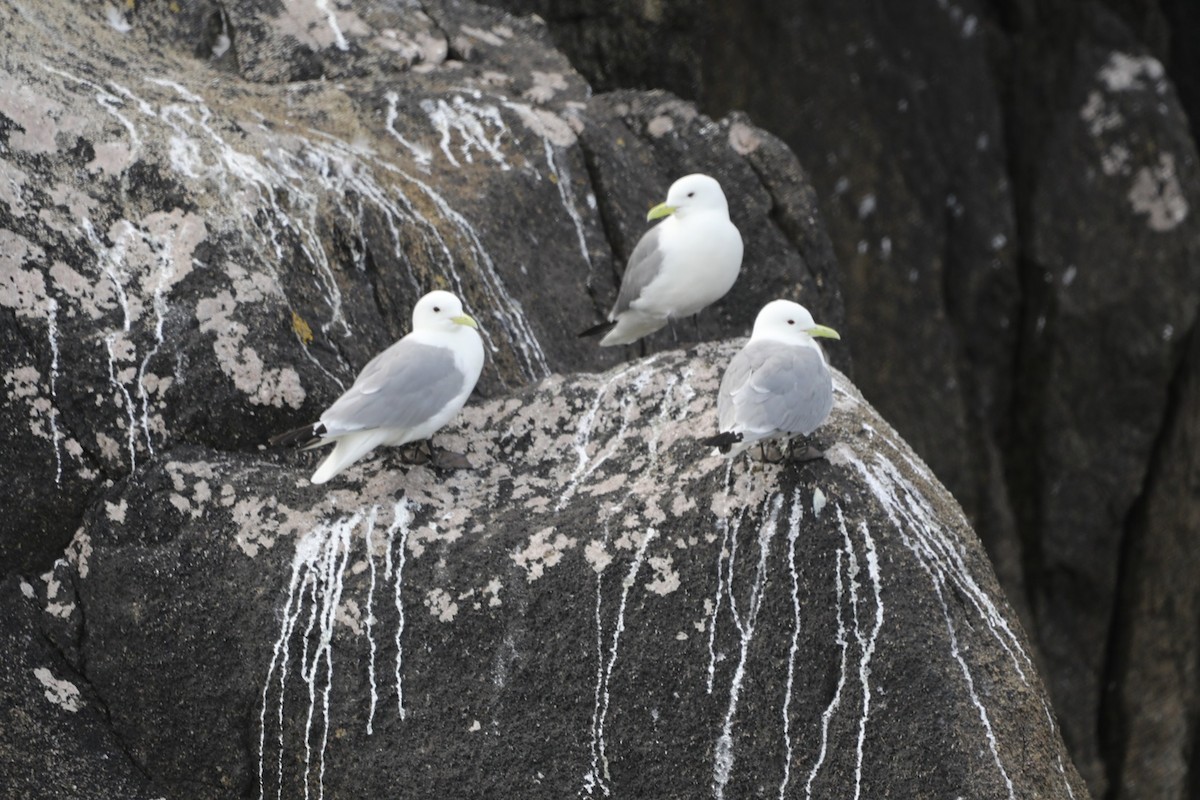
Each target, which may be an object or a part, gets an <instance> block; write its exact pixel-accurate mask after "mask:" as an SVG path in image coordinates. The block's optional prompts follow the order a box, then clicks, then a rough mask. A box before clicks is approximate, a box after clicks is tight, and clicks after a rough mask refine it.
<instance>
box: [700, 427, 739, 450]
mask: <svg viewBox="0 0 1200 800" xmlns="http://www.w3.org/2000/svg"><path fill="white" fill-rule="evenodd" d="M740 441H742V435H741V434H740V433H730V432H727V433H718V434H717V435H716V436H710V437H708V438H707V439H701V440H700V444H703V445H707V446H708V447H715V448H717V449H718V450H720V451H721V452H722V453H728V452H729V450H730V448H732V447H733V446H734V445H735V444H737V443H738V442H740Z"/></svg>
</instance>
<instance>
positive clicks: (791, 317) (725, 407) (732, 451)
mask: <svg viewBox="0 0 1200 800" xmlns="http://www.w3.org/2000/svg"><path fill="white" fill-rule="evenodd" d="M813 337H827V338H830V339H840V338H841V337H840V336H838V334H837V331H835V330H833V329H832V328H827V327H825V326H824V325H818V324H817V323H816V322H814V321H813V318H812V314H810V313H809V312H808V309H806V308H805V307H804V306H802V305H799V304H798V303H793V302H791V301H790V300H773V301H771V302H770V303H767V304H766V305H765V306H763V309H762V311H760V312H758V316H757V317H756V318H755V320H754V330H753V332H752V333H751V334H750V341H748V342H747V343H746V346H745V347H743V348H742V349H741V350H740V351H738V354H737V355H735V356H734V357H733V360H732V361H730V362H729V368H728V369H726V370H725V377H724V378H722V379H721V390H720V393H719V394H718V395H717V427H718V430H720V433H719V434H717V435H716V436H713V437H710V438H708V439H704V440H702V443H703V444H709V445H713V446H715V447H718V448H720V450H721V452H723V453H726V454H728V455H729V456H734V455H737V454H738V453H741V452H742V451H743V450H745V449H746V448H747V447H749V446H750V445H752V444H755V443H757V442H763V441H765V440H768V439H790V438H791V437H793V436H797V435H800V436H807V435H808V434H810V433H812V432H813V431H814V430H816V429H817V427H818V426H820V425H821V423H823V422H824V421H825V419H826V418H827V417H828V416H829V412H830V410H831V409H832V408H833V376H832V375H831V374H830V372H829V365H828V363H826V361H825V354H824V353H823V352H821V346H820V345H819V344H817V342H816V341H815V339H814V338H813ZM818 455H819V454H818Z"/></svg>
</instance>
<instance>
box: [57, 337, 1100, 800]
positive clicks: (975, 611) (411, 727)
mask: <svg viewBox="0 0 1200 800" xmlns="http://www.w3.org/2000/svg"><path fill="white" fill-rule="evenodd" d="M737 344H738V343H737V342H734V343H726V344H721V345H701V346H699V348H698V349H696V350H693V351H690V352H680V351H673V352H665V353H661V354H658V355H655V356H651V357H650V358H647V359H645V360H639V361H635V362H632V363H630V364H627V365H622V366H619V367H616V368H614V369H613V370H611V371H609V372H607V373H603V374H601V375H574V376H567V377H559V376H554V377H551V378H549V379H547V380H545V381H542V382H540V383H539V384H538V385H537V386H536V387H533V388H531V389H527V390H524V391H522V392H519V393H516V394H513V395H512V396H509V397H505V398H497V399H494V400H491V401H489V402H487V403H485V404H481V405H474V406H471V407H469V408H468V409H467V411H466V412H465V413H464V415H463V418H462V420H461V422H460V423H459V424H456V425H454V426H452V430H450V431H448V432H447V433H446V434H444V435H443V436H442V437H440V438H441V443H442V444H443V445H445V446H448V447H450V448H451V449H455V450H462V451H465V452H467V453H469V456H470V458H471V459H472V461H473V462H474V464H475V469H473V470H463V471H456V472H452V473H446V472H437V471H434V470H432V469H430V468H428V467H425V466H415V467H406V466H402V465H401V464H400V463H399V462H398V461H397V460H396V459H395V458H394V457H393V456H391V455H386V456H384V457H382V458H378V459H372V460H369V461H367V462H366V463H363V464H361V465H358V466H356V467H354V468H353V469H352V470H350V471H349V472H348V473H347V474H346V479H345V480H343V481H339V484H338V485H336V486H333V487H313V486H311V485H310V484H309V483H308V482H307V480H306V479H305V478H304V477H303V474H304V470H305V468H304V466H303V465H300V464H297V463H296V461H298V460H300V458H301V457H299V456H292V457H286V456H284V457H281V458H278V459H274V460H263V459H262V458H260V457H257V456H254V455H248V454H234V453H219V452H216V451H212V450H207V449H202V448H196V447H184V448H179V449H177V450H174V451H172V452H170V453H166V454H163V455H161V456H159V457H157V458H155V459H154V460H153V461H152V462H151V463H149V464H146V465H143V466H142V467H140V468H139V469H138V471H137V472H135V473H134V474H133V475H132V476H130V477H129V478H128V479H126V480H125V481H122V482H121V483H118V484H117V485H116V486H114V487H113V489H112V490H111V491H110V492H109V493H108V495H107V496H106V498H105V500H104V502H103V504H102V505H98V506H96V507H95V508H94V510H93V511H92V512H91V513H89V515H88V518H87V520H86V522H85V524H84V526H83V529H82V531H81V533H80V534H79V536H78V537H77V538H76V541H75V543H74V545H73V547H72V549H71V557H70V558H69V559H68V560H67V561H64V562H62V563H60V565H59V567H58V569H57V570H56V571H55V574H54V577H55V579H56V580H57V581H59V582H60V583H61V584H62V586H63V587H64V588H63V589H62V590H61V593H60V596H59V597H57V598H56V599H57V602H59V603H66V604H69V605H71V611H70V613H69V614H67V615H66V616H65V617H55V618H54V624H55V625H56V626H57V629H56V630H54V631H53V634H52V635H53V636H54V637H55V638H56V639H57V640H59V641H62V642H64V643H66V644H64V646H63V649H64V651H66V652H68V653H74V658H75V659H76V660H77V661H78V662H79V663H81V664H83V665H86V672H87V677H88V680H89V681H90V682H91V684H92V686H94V687H95V691H96V692H97V693H99V694H100V695H103V696H105V697H109V698H112V700H110V703H109V710H110V714H111V719H112V726H113V729H114V731H115V732H116V734H117V735H118V736H119V737H120V739H121V740H122V741H123V742H125V743H126V746H127V747H128V749H129V752H130V754H131V755H132V756H133V757H134V758H135V759H136V760H137V762H138V763H139V764H140V765H142V767H143V768H144V769H145V770H146V772H147V773H149V774H151V775H153V776H154V777H155V779H156V780H158V781H159V782H160V783H161V784H162V785H163V786H164V787H165V789H166V791H167V792H168V793H169V794H171V795H172V796H179V795H181V794H182V793H187V794H188V795H189V796H193V797H223V796H228V794H229V793H231V792H232V793H237V794H239V795H241V796H259V795H260V794H262V795H266V796H275V795H276V794H277V793H278V792H279V791H280V788H281V787H282V793H283V795H284V796H292V797H294V796H298V795H299V794H300V793H301V792H303V791H304V788H303V787H304V786H305V785H306V784H307V786H308V791H309V792H310V793H311V794H313V796H320V793H321V792H322V791H323V792H324V793H325V796H330V797H342V796H346V797H365V796H378V795H381V794H394V793H397V792H402V793H404V794H405V795H407V796H414V797H445V796H450V795H454V796H464V797H483V796H503V797H518V796H519V797H531V798H533V797H562V796H563V795H564V794H572V795H573V794H581V795H584V796H601V795H612V796H633V795H637V796H648V797H680V798H682V797H704V796H713V797H746V796H752V795H770V796H776V795H782V796H785V797H797V796H804V795H805V794H806V793H807V791H808V790H810V789H811V790H812V792H813V793H815V794H817V795H821V796H825V795H828V796H837V797H849V796H863V797H878V796H885V795H892V796H905V797H914V796H951V795H956V794H957V795H961V796H968V797H1055V798H1067V797H1070V796H1071V795H1072V792H1074V796H1076V797H1082V796H1084V795H1085V793H1086V790H1085V789H1084V787H1083V784H1082V781H1081V780H1080V779H1079V777H1078V775H1077V773H1075V771H1074V769H1073V768H1072V767H1071V765H1070V762H1069V760H1068V759H1066V758H1065V751H1064V749H1063V745H1062V743H1061V739H1060V738H1059V736H1058V732H1057V730H1056V729H1055V727H1054V722H1053V715H1052V713H1051V712H1050V708H1049V706H1048V704H1047V701H1046V697H1045V693H1044V691H1043V689H1042V687H1041V685H1040V682H1039V679H1038V677H1037V674H1036V670H1035V667H1034V662H1033V660H1032V658H1031V656H1030V651H1029V647H1028V644H1027V642H1026V641H1025V638H1024V636H1023V634H1022V633H1021V631H1020V626H1019V624H1018V623H1017V621H1016V618H1015V617H1014V615H1013V613H1012V611H1011V609H1010V608H1009V607H1008V606H1007V604H1006V603H1005V602H1004V601H1003V599H1002V595H1001V593H1000V592H999V590H998V587H997V585H996V583H995V578H994V576H993V574H992V571H991V567H990V565H989V564H988V561H987V558H986V556H985V554H984V551H983V549H982V547H981V546H980V545H979V543H978V540H977V539H976V538H975V537H974V535H973V533H972V532H971V530H970V527H969V525H968V524H967V522H966V519H965V518H964V517H963V515H962V513H961V511H960V510H959V507H958V506H957V504H956V503H955V502H954V501H953V500H952V499H951V497H950V495H949V494H948V493H947V492H946V491H945V490H944V489H943V488H942V487H941V486H940V484H938V483H937V481H936V479H934V478H933V476H932V474H931V473H930V472H929V470H928V468H927V467H925V465H924V464H923V463H922V462H921V461H920V460H919V459H917V458H916V456H915V455H914V454H913V453H912V451H911V450H910V449H909V448H908V446H907V445H905V444H904V443H903V442H902V440H901V439H900V438H899V437H898V436H897V435H896V433H895V432H894V431H893V430H892V429H891V428H890V427H889V426H888V425H887V424H886V423H884V422H883V421H882V420H881V419H880V418H879V417H878V416H877V415H876V414H875V413H874V411H873V410H872V409H870V407H869V406H867V405H866V404H865V402H864V401H863V400H862V397H861V395H859V394H858V392H857V391H856V390H855V389H853V388H852V387H851V386H850V384H849V383H848V382H846V381H845V379H844V378H841V377H840V376H839V378H838V383H837V397H836V407H835V410H834V413H833V416H832V418H831V422H830V424H829V425H827V426H826V427H825V428H823V429H822V431H821V432H820V433H819V435H818V440H819V441H820V442H821V443H823V444H825V445H826V446H827V453H828V461H815V462H809V463H807V464H803V465H796V464H790V463H788V464H781V465H772V464H766V465H765V464H762V463H760V462H752V461H750V460H749V459H738V460H736V461H732V462H731V461H728V460H726V459H723V458H720V457H717V456H715V455H713V454H712V452H711V450H709V449H707V448H702V447H700V446H699V445H698V444H697V443H696V441H695V435H696V433H697V431H704V430H708V429H710V428H712V427H713V426H714V425H715V403H714V401H713V398H714V396H715V392H716V388H717V385H718V383H719V379H720V373H721V370H720V368H719V366H717V365H719V364H723V363H725V362H727V361H728V359H729V358H730V357H731V356H732V354H733V353H734V352H735V350H736V346H737ZM309 460H311V459H309ZM47 599H49V598H47ZM70 642H75V643H76V644H75V645H74V646H72V645H71V644H69V643H70Z"/></svg>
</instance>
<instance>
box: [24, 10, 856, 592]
mask: <svg viewBox="0 0 1200 800" xmlns="http://www.w3.org/2000/svg"><path fill="white" fill-rule="evenodd" d="M0 22H2V23H3V26H2V27H3V32H2V33H0V36H2V37H3V41H4V43H5V52H6V53H7V54H8V55H7V56H6V58H8V59H9V61H8V62H7V63H8V64H9V67H8V69H7V70H6V71H5V73H4V76H3V77H0V148H2V149H0V343H2V344H3V345H4V347H3V350H2V352H3V354H4V355H3V362H2V363H0V378H2V379H3V387H4V391H5V399H6V401H7V402H6V403H5V404H4V406H3V408H2V409H0V448H2V449H3V450H4V451H5V452H8V453H13V454H14V455H13V457H12V458H11V459H6V460H5V465H6V466H4V467H2V468H0V471H2V474H3V477H4V479H5V480H6V481H8V482H9V484H8V485H9V486H10V487H11V488H12V491H13V494H14V496H19V497H22V498H25V499H24V501H23V502H22V503H21V504H20V505H19V506H17V507H15V508H14V512H13V514H12V515H11V516H10V518H9V519H8V520H6V523H7V524H6V525H4V526H3V534H2V536H0V571H8V570H14V569H19V570H22V571H25V572H38V571H41V570H44V569H45V568H46V565H48V564H49V563H51V562H52V561H53V560H54V558H55V557H56V556H57V555H58V553H60V552H61V549H62V547H63V546H65V545H66V543H67V541H69V539H70V537H71V535H72V534H73V533H74V531H75V529H76V528H77V527H78V524H79V520H80V518H81V516H82V514H83V511H84V509H85V508H86V507H87V506H88V505H89V504H90V503H94V502H96V501H97V500H98V497H99V494H100V492H101V491H102V489H103V487H104V486H105V485H109V484H111V483H112V482H114V481H117V480H119V479H120V478H121V477H122V476H124V475H126V474H128V473H129V472H131V471H132V470H134V469H136V468H137V467H138V465H139V464H141V463H143V462H145V461H146V460H147V459H148V458H151V457H153V456H154V455H155V454H156V453H158V452H162V451H165V450H169V449H171V448H173V447H176V446H178V445H181V444H196V445H204V446H208V447H212V448H216V449H220V450H235V451H243V452H254V451H255V450H256V449H257V448H258V447H259V446H260V445H261V443H263V442H264V441H266V439H267V438H268V437H269V436H270V435H271V434H273V433H277V432H279V431H281V430H285V429H287V428H289V427H294V426H296V425H299V424H302V423H304V422H307V421H310V420H311V419H313V418H315V417H316V416H317V415H318V414H319V413H320V411H321V409H323V408H324V407H325V406H326V405H327V404H328V403H329V402H330V401H331V400H332V399H333V398H335V397H336V396H337V395H338V394H339V393H340V392H341V391H342V389H343V387H344V386H345V385H348V382H349V381H351V380H352V379H353V376H354V375H355V374H356V372H357V371H358V369H360V368H361V367H362V366H363V365H364V364H365V363H366V362H367V360H368V359H369V358H370V357H371V356H373V355H374V354H375V353H376V352H378V351H379V350H381V349H383V348H384V347H385V346H387V344H389V343H390V342H392V341H394V340H395V339H396V338H398V337H399V336H400V335H402V334H403V333H404V331H405V329H406V327H407V324H408V319H409V314H410V309H411V307H412V304H413V303H414V302H415V300H416V299H417V297H419V296H420V295H421V294H423V293H424V292H426V291H428V290H430V289H433V288H438V287H443V288H449V289H452V290H454V291H456V292H458V293H459V294H460V295H462V296H463V297H464V299H465V302H466V304H467V306H468V308H470V309H471V311H472V312H473V313H474V314H475V315H476V316H477V317H478V318H479V319H480V322H481V323H482V326H483V330H484V334H485V337H486V341H487V345H488V354H489V358H488V364H487V367H486V368H485V371H484V375H483V377H482V379H481V381H480V385H479V388H478V392H479V394H480V395H482V396H492V395H497V394H500V393H503V392H505V391H508V390H510V389H512V388H515V387H519V386H521V385H524V384H526V383H528V382H529V381H531V380H536V379H539V378H542V377H544V376H546V375H548V374H549V373H550V372H551V371H555V370H575V369H585V368H586V369H594V368H601V367H604V366H608V365H611V364H613V363H617V362H618V361H620V360H621V359H623V358H627V357H629V355H630V354H631V353H630V352H621V351H611V350H610V351H599V350H598V349H597V347H596V345H595V342H593V341H590V340H579V339H577V338H576V337H575V336H574V333H575V332H576V331H579V330H582V329H584V328H587V327H590V326H591V325H592V324H593V323H594V322H595V321H597V320H598V319H600V318H601V314H602V312H603V311H606V310H607V307H608V305H610V304H611V302H612V299H613V297H615V294H616V286H617V283H618V280H619V275H620V272H621V269H622V268H623V264H624V258H625V256H626V255H627V253H628V252H629V250H630V248H629V247H628V243H629V242H631V241H633V240H635V239H636V237H637V236H638V235H640V234H641V232H643V231H644V230H645V229H646V223H645V219H644V211H645V209H647V208H648V207H649V206H651V205H653V204H654V203H657V202H659V201H660V200H661V198H662V196H664V194H665V191H666V188H667V186H668V185H669V184H670V182H671V181H672V180H673V179H674V178H675V177H678V175H679V174H680V172H681V171H687V170H693V169H706V170H709V171H712V172H713V173H714V174H717V175H718V176H719V177H721V179H722V180H725V181H728V183H729V186H730V189H731V196H732V197H734V203H733V205H734V216H735V219H736V220H737V221H738V222H739V223H740V224H742V225H743V226H744V227H745V230H746V233H747V237H748V238H750V237H752V239H751V244H750V246H749V248H748V250H747V254H748V258H749V259H752V261H750V260H748V262H747V269H746V277H745V279H744V280H743V281H741V282H740V283H739V284H738V286H737V288H736V289H735V290H734V292H733V293H731V295H730V296H729V297H728V298H727V299H726V300H725V301H723V302H722V303H720V304H718V305H717V306H716V307H715V308H713V309H711V310H710V311H708V312H706V313H704V314H702V315H701V316H700V323H699V327H698V329H693V327H692V326H691V325H690V324H687V323H685V324H684V325H681V326H679V329H678V331H677V332H676V334H677V335H678V336H679V337H680V338H681V339H682V340H683V341H689V340H694V339H696V338H701V339H712V338H720V337H724V336H727V335H729V334H730V333H741V332H745V331H748V330H749V327H750V325H751V323H752V321H753V319H754V315H755V314H756V313H757V310H758V309H759V308H760V307H761V306H762V305H763V304H764V303H765V302H767V301H768V300H770V299H773V298H774V297H776V296H778V295H780V294H792V295H793V296H795V295H797V294H800V295H802V297H803V299H804V300H805V301H806V302H807V303H808V304H809V305H810V306H812V307H813V308H814V311H816V312H818V314H819V316H820V317H821V318H823V319H824V320H828V321H830V322H831V323H832V324H837V323H838V321H839V320H840V318H841V305H840V295H839V290H838V286H837V279H836V267H835V262H834V260H833V254H832V250H831V248H830V246H829V242H828V237H827V236H826V235H825V233H824V231H823V228H822V226H821V224H820V222H819V220H818V218H817V215H816V211H815V200H814V197H815V195H814V193H813V191H812V188H811V186H810V185H809V184H808V182H807V178H806V177H805V175H804V174H803V172H802V171H801V170H800V169H799V166H798V164H797V163H796V161H795V158H794V157H793V156H792V155H791V154H790V153H789V152H788V151H787V149H786V147H784V146H783V144H782V143H781V142H779V140H777V139H775V138H773V137H771V136H770V135H768V134H766V133H765V132H763V131H761V130H758V129H757V128H754V127H753V126H752V125H750V124H749V122H748V121H747V120H746V119H745V118H744V117H743V116H739V115H733V116H731V117H729V118H727V119H725V120H722V121H719V122H714V121H713V120H711V119H709V118H707V117H704V116H703V115H698V114H697V113H696V111H695V109H694V107H692V106H690V105H688V104H685V103H680V102H678V101H675V100H672V99H671V98H669V97H666V96H662V95H647V96H640V95H621V96H620V97H617V98H607V97H599V98H591V97H590V89H589V88H588V86H587V84H586V83H585V82H584V81H583V79H582V78H581V77H580V76H579V75H578V74H577V73H576V72H575V71H574V70H572V69H571V67H570V65H569V64H568V63H567V61H566V59H565V58H564V57H563V56H562V55H561V54H560V53H559V52H557V51H555V50H554V49H553V48H551V47H550V46H549V45H548V44H547V43H546V42H545V35H544V29H543V28H542V27H541V26H539V25H537V24H535V23H534V22H531V21H528V20H519V19H514V18H511V17H509V16H507V15H505V14H504V13H502V12H499V11H496V10H494V9H490V8H484V7H476V6H473V5H461V4H456V3H448V4H440V3H431V4H428V5H427V6H426V8H425V10H421V9H417V8H415V7H412V8H410V7H404V8H397V7H393V6H391V5H388V4H381V5H377V6H367V7H363V6H356V7H355V8H354V9H349V8H347V9H340V8H339V9H335V10H333V11H331V12H330V14H329V15H326V14H324V13H323V12H321V11H320V10H319V9H317V7H316V6H314V7H313V8H312V9H292V10H289V11H286V12H285V11H283V10H282V9H280V8H279V7H277V5H276V4H274V3H269V2H263V3H242V4H237V7H236V8H230V9H225V8H224V6H220V5H216V4H212V5H206V4H203V3H201V4H195V5H189V7H188V9H187V10H186V11H184V12H181V13H176V12H175V11H173V10H172V9H171V7H170V6H169V5H162V6H160V5H150V6H138V7H137V8H135V9H133V10H130V11H128V12H124V13H123V14H122V15H116V12H113V16H111V17H107V18H106V16H105V14H104V12H103V10H102V9H100V8H96V9H92V10H90V11H88V12H87V13H83V12H80V11H79V9H77V8H76V7H75V6H73V5H71V4H68V3H59V4H55V3H43V4H38V5H37V6H36V7H34V8H28V9H26V8H22V9H17V8H15V7H6V8H5V9H3V10H0ZM214 30H215V31H217V33H215V34H213V31H214ZM221 36H228V37H230V39H231V42H232V44H231V45H230V46H229V47H228V48H227V47H226V46H225V44H224V40H222V39H221V38H220V37H221ZM339 37H340V38H339ZM343 40H344V41H343ZM342 43H344V45H345V46H344V48H343V47H341V46H340V44H342ZM197 48H200V50H201V51H203V52H201V55H202V56H203V58H199V59H198V58H197V57H196V54H197ZM206 48H207V49H206ZM23 53H28V54H31V55H30V57H29V58H24V57H22V55H21V54H23ZM114 54H120V57H121V58H122V59H124V60H123V62H122V63H124V64H126V66H127V67H128V68H127V69H126V70H125V71H124V72H123V73H121V74H117V72H116V71H115V70H114V67H113V66H112V59H113V58H115V57H116V56H115V55H114ZM133 64H136V65H137V66H136V67H130V66H129V65H133ZM316 78H320V80H317V79H316ZM663 120H668V123H666V124H668V125H669V126H670V127H664V125H665V124H664V122H663ZM618 143H619V144H618ZM764 165H769V167H768V168H764ZM735 192H736V194H735ZM597 198H599V199H597ZM741 198H744V201H743V200H741ZM673 343H674V339H673V338H672V334H671V333H670V332H666V333H663V334H660V335H658V336H657V337H655V338H654V339H653V340H652V341H651V342H650V348H651V350H654V349H661V348H662V347H666V346H672V345H673ZM631 352H636V351H631ZM839 363H841V364H842V365H843V366H844V365H846V364H847V363H848V360H845V359H843V360H841V361H840V362H839Z"/></svg>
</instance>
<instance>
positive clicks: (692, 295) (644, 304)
mask: <svg viewBox="0 0 1200 800" xmlns="http://www.w3.org/2000/svg"><path fill="white" fill-rule="evenodd" d="M664 217H665V219H664ZM646 219H647V220H656V219H662V222H660V223H659V224H658V225H655V226H654V227H653V228H651V229H650V230H648V231H646V233H645V234H644V235H643V236H642V238H641V239H640V240H639V241H638V243H637V247H635V248H634V249H633V255H631V256H630V257H629V264H628V265H627V266H626V268H625V275H624V276H623V277H622V279H621V289H620V291H619V292H618V294H617V302H616V303H615V304H614V305H613V307H612V310H611V311H609V312H608V322H605V323H601V324H600V325H597V326H595V327H594V328H589V329H588V330H586V331H584V332H583V333H581V334H579V335H580V336H593V335H597V334H600V333H605V336H604V338H603V339H601V340H600V346H601V347H612V346H614V345H619V344H631V343H633V342H636V341H637V340H638V339H640V338H642V337H643V336H645V335H647V334H649V333H653V332H654V331H656V330H659V329H660V328H662V327H663V326H665V325H666V324H667V322H668V320H670V319H678V318H680V317H690V316H691V315H692V314H695V313H696V312H698V311H699V310H700V309H702V308H705V307H706V306H709V305H711V304H712V303H714V302H716V301H717V300H719V299H721V298H722V297H724V296H725V294H726V293H727V292H728V291H729V289H730V288H731V287H732V286H733V283H734V281H736V280H737V276H738V272H739V271H740V270H741V266H742V249H743V248H742V236H741V234H740V233H738V229H737V228H736V227H735V226H734V224H733V223H732V222H730V220H729V203H728V202H727V201H726V199H725V193H724V192H722V191H721V184H719V183H717V182H716V181H715V180H714V179H712V178H710V177H709V176H707V175H700V174H695V175H688V176H686V177H683V178H680V179H679V180H677V181H675V183H673V184H671V188H670V190H669V191H668V192H667V199H666V202H663V203H660V204H659V205H657V206H655V207H654V208H652V209H650V213H649V214H647V215H646Z"/></svg>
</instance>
